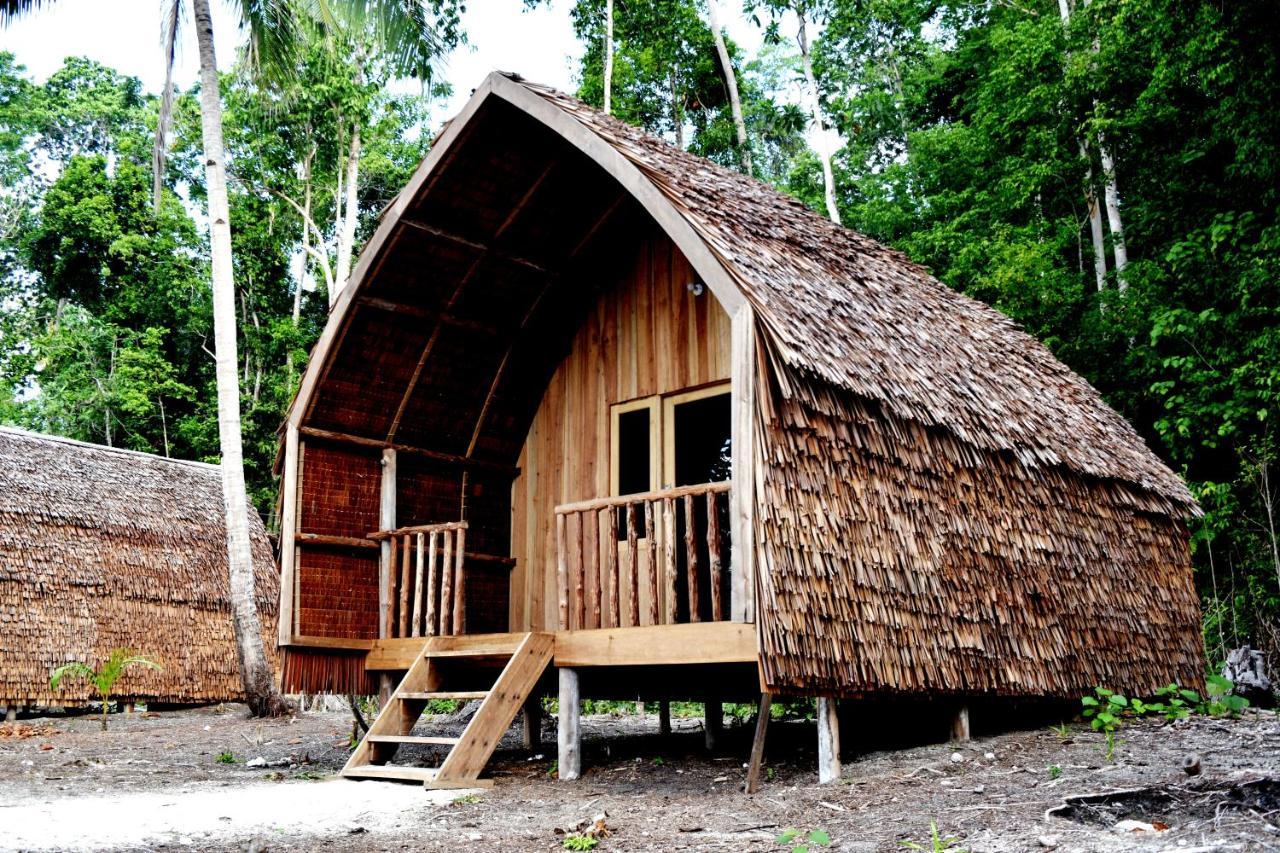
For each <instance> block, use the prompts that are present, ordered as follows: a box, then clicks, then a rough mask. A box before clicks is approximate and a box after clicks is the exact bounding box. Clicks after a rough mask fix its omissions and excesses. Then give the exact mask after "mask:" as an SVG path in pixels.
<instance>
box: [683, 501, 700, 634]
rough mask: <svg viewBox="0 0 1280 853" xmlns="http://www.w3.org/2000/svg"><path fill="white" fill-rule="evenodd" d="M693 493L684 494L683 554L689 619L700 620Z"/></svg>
mask: <svg viewBox="0 0 1280 853" xmlns="http://www.w3.org/2000/svg"><path fill="white" fill-rule="evenodd" d="M694 518H695V515H694V512H693V495H685V496H684V554H685V569H686V574H688V576H689V621H690V622H701V621H702V600H701V597H700V596H699V590H698V586H699V579H698V539H697V535H696V532H695V531H694V523H693V522H694Z"/></svg>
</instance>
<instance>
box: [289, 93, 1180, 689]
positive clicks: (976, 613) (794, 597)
mask: <svg viewBox="0 0 1280 853" xmlns="http://www.w3.org/2000/svg"><path fill="white" fill-rule="evenodd" d="M655 225H656V227H657V228H660V229H661V230H662V231H663V232H665V233H666V235H667V236H668V237H669V238H670V239H671V240H672V242H673V243H675V245H676V246H677V247H678V249H679V250H680V252H681V253H682V254H684V256H685V257H686V258H687V260H688V261H689V263H690V264H691V265H692V267H693V269H694V270H696V271H697V273H698V275H699V276H701V277H702V279H703V280H704V282H705V283H706V284H707V286H708V287H709V288H710V289H711V291H712V292H713V294H714V295H715V297H716V298H717V300H718V301H719V302H720V303H721V305H722V307H724V308H725V310H726V312H727V313H729V314H730V315H731V316H735V315H737V316H745V314H743V315H738V312H739V311H740V310H742V309H743V308H744V307H748V306H749V307H750V309H751V312H752V314H753V315H754V318H755V322H756V327H757V330H758V332H759V338H760V341H761V346H760V351H759V360H758V364H757V365H756V371H755V372H756V377H757V386H758V393H757V394H756V395H755V398H756V403H757V407H758V411H757V412H756V416H757V425H756V435H757V436H759V438H760V439H761V440H760V441H759V442H758V445H757V448H756V458H755V459H754V460H752V461H753V463H754V466H755V480H756V488H755V495H756V503H757V506H756V508H755V513H756V539H757V541H756V543H755V544H756V564H757V565H758V566H759V567H760V571H759V572H758V573H757V583H758V585H759V595H758V600H759V605H760V609H759V613H758V622H759V623H760V626H761V638H762V666H763V668H764V674H765V677H766V681H767V682H768V683H770V684H772V685H774V686H776V687H778V688H780V689H794V690H808V691H816V690H823V691H827V692H859V691H867V690H899V691H925V690H927V691H931V692H938V691H948V690H950V691H960V690H963V691H969V692H973V691H993V692H1003V693H1023V694H1026V693H1033V694H1055V695H1064V694H1068V693H1071V692H1077V691H1079V690H1082V689H1085V688H1087V687H1088V686H1089V685H1091V684H1094V683H1097V682H1098V681H1102V680H1114V681H1116V682H1117V683H1129V684H1142V685H1147V686H1154V684H1156V683H1158V682H1160V681H1170V680H1173V679H1174V678H1180V679H1183V680H1185V681H1195V680H1196V679H1198V678H1199V677H1200V672H1199V670H1200V663H1201V661H1200V654H1201V653H1200V651H1199V647H1198V622H1197V619H1198V616H1197V612H1196V608H1197V604H1196V599H1195V592H1194V589H1193V587H1192V583H1191V572H1190V564H1189V557H1188V554H1187V548H1186V530H1185V528H1184V527H1183V519H1184V518H1185V517H1187V516H1189V515H1194V514H1195V513H1197V512H1198V508H1197V507H1196V505H1195V502H1194V500H1193V499H1192V497H1191V495H1190V493H1189V492H1188V490H1187V489H1186V487H1185V485H1184V484H1183V483H1182V481H1181V480H1180V479H1179V478H1178V477H1177V476H1176V475H1175V474H1174V473H1173V472H1172V471H1170V470H1169V469H1168V468H1167V466H1165V465H1164V464H1163V463H1162V462H1161V461H1160V460H1159V459H1158V458H1157V457H1156V456H1155V454H1154V453H1152V452H1151V450H1150V449H1149V448H1147V447H1146V445H1145V444H1144V442H1143V441H1142V439H1141V437H1140V436H1139V435H1138V434H1137V432H1136V431H1135V430H1134V429H1133V428H1132V427H1131V426H1130V425H1129V424H1128V423H1127V422H1126V421H1125V420H1124V419H1123V418H1122V417H1121V416H1120V415H1119V414H1117V413H1116V412H1115V411H1114V410H1112V409H1111V408H1110V407H1109V406H1107V405H1106V404H1105V403H1104V402H1103V401H1102V399H1101V397H1100V396H1099V394H1098V393H1097V391H1096V390H1094V389H1093V388H1092V387H1091V386H1090V385H1089V384H1088V383H1087V382H1086V381H1085V380H1084V379H1082V378H1081V377H1079V376H1077V375H1076V374H1074V373H1072V372H1071V371H1070V370H1069V369H1068V368H1067V367H1066V366H1065V365H1063V364H1062V363H1061V362H1059V361H1058V360H1057V359H1055V358H1054V357H1053V356H1052V354H1050V353H1049V351H1048V350H1047V349H1046V348H1045V347H1044V346H1042V345H1041V344H1040V343H1039V342H1037V341H1036V340H1035V339H1034V338H1032V337H1031V336H1030V335H1028V334H1026V333H1025V332H1023V331H1022V330H1021V329H1019V328H1018V326H1017V325H1016V324H1015V323H1013V322H1012V321H1011V320H1010V319H1008V318H1007V317H1005V316H1004V315H1002V314H1001V313H999V312H998V311H996V310H994V309H992V308H990V307H988V306H986V305H983V304H981V303H979V302H977V301H975V300H972V299H969V298H967V297H965V296H963V295H962V294H959V293H957V292H955V291H953V290H951V289H950V288H948V287H946V286H945V285H943V284H942V283H941V282H939V281H937V280H936V279H934V278H933V277H931V276H930V275H929V274H928V273H927V271H925V270H924V269H922V268H921V267H919V266H918V265H916V264H913V263H911V262H910V261H909V260H908V259H907V258H906V257H905V256H904V255H902V254H901V253H899V252H896V251H894V250H891V249H888V248H886V247H884V246H881V245H879V244H877V243H876V242H874V241H872V240H870V239H868V238H867V237H864V236H862V235H860V234H857V233H856V232H854V231H851V230H849V229H845V228H841V227H839V226H837V225H834V224H833V223H831V222H829V221H828V220H826V219H825V218H823V217H822V216H819V215H818V214H816V213H814V212H813V211H811V210H809V209H808V208H806V207H805V206H804V205H802V204H801V203H799V202H798V201H796V200H794V199H792V198H789V197H787V196H784V195H782V194H780V193H778V192H777V191H775V190H773V189H771V188H769V187H767V186H765V185H764V184H762V183H760V182H758V181H754V180H752V179H750V178H747V177H745V176H743V175H740V174H738V173H736V172H733V171H731V170H728V169H725V168H722V167H720V166H717V165H715V164H712V163H710V162H708V161H706V160H703V159H701V158H699V157H696V156H694V155H691V154H689V153H687V152H684V151H681V150H678V149H676V148H674V147H672V146H670V145H668V144H667V143H665V142H663V141H662V140H659V139H656V138H654V137H651V136H649V135H647V134H645V133H644V132H642V131H640V130H638V129H636V128H633V127H631V126H629V125H626V124H624V123H622V122H620V121H617V120H615V119H613V118H611V117H609V116H606V115H603V114H602V113H600V112H599V111H597V110H594V109H592V108H591V107H588V106H587V105H585V104H583V103H582V102H580V101H578V100H576V99H574V98H571V97H569V96H567V95H564V94H562V93H559V92H556V91H554V90H552V89H548V88H545V87H541V86H536V85H533V84H530V83H527V82H524V81H520V80H519V79H518V78H514V77H511V76H509V75H499V74H495V75H490V77H489V78H487V79H486V80H485V81H484V83H483V84H482V85H481V87H479V88H478V89H477V90H476V94H475V96H474V97H473V98H472V100H471V101H470V102H469V103H468V105H467V106H466V107H465V108H464V110H463V112H462V113H461V114H460V115H459V117H458V118H457V119H455V120H454V121H453V122H452V123H451V124H450V125H449V126H448V127H447V128H446V129H445V131H444V132H443V133H442V134H441V136H440V137H439V138H438V140H437V142H436V144H435V145H434V146H433V148H432V151H431V152H430V154H429V155H428V157H427V158H426V160H425V161H424V162H423V164H422V166H420V167H419V169H418V171H417V172H416V173H415V175H414V177H413V179H412V180H411V181H410V183H409V185H408V186H407V187H406V188H405V189H404V190H403V191H402V193H401V194H400V196H399V197H398V198H397V199H396V200H395V202H393V204H392V205H390V206H389V208H388V210H387V211H386V212H385V213H384V216H383V219H382V222H381V223H380V225H379V228H378V230H377V232H376V234H375V235H374V237H373V238H372V239H371V240H370V242H369V244H368V246H366V248H365V250H364V251H363V252H362V254H361V257H360V261H359V264H358V265H357V268H356V270H355V272H354V273H353V275H352V277H351V283H350V285H349V287H348V289H347V290H346V291H344V292H343V294H342V295H341V296H340V299H339V302H338V304H337V306H336V308H335V310H334V313H333V316H332V317H331V319H330V323H329V325H328V326H327V327H326V330H325V333H324V336H323V337H322V338H321V341H320V343H319V344H318V346H317V349H316V352H315V353H314V354H313V359H312V363H311V364H310V365H309V366H308V371H307V374H306V376H305V377H304V380H303V383H302V387H301V390H300V392H299V398H298V401H297V403H296V404H295V406H294V407H293V409H292V410H291V413H290V423H291V425H292V426H293V427H295V428H299V429H302V430H306V429H311V430H312V433H311V435H312V436H315V435H317V434H321V433H323V432H324V431H326V430H332V431H340V432H343V433H346V434H349V435H353V436H359V437H361V438H362V439H367V440H369V441H370V442H371V444H373V445H376V444H378V443H381V442H387V443H393V442H396V441H402V442H405V443H406V444H411V445H415V446H416V447H418V448H425V449H428V450H430V451H432V452H434V453H436V454H438V456H439V458H440V459H441V460H446V459H455V458H456V459H457V460H460V464H462V465H464V466H466V465H472V464H473V463H474V462H483V463H485V464H488V465H493V466H501V465H506V466H511V465H514V464H515V462H516V460H517V455H518V453H519V450H520V447H521V445H522V444H523V442H524V439H525V436H526V434H527V431H528V425H529V423H530V420H531V418H532V417H533V412H534V410H535V409H536V406H537V404H538V401H539V399H540V397H541V394H542V392H543V390H544V389H545V388H546V387H547V381H548V379H549V377H550V376H551V372H552V371H553V370H554V368H555V365H556V364H557V363H558V361H559V359H560V358H561V357H562V356H563V354H564V352H565V347H566V346H567V342H568V341H569V340H571V338H572V335H573V333H574V331H575V329H576V328H577V325H578V322H579V320H580V318H581V316H582V312H583V311H585V310H586V309H585V308H584V307H583V306H584V305H589V304H590V303H591V302H592V301H593V299H594V298H595V296H596V295H597V293H598V290H593V289H592V288H593V287H596V288H598V287H599V280H600V276H599V275H598V272H595V271H598V269H599V264H602V263H603V264H609V263H610V262H611V258H612V257H613V256H612V255H611V254H610V251H611V250H614V251H616V249H617V247H619V246H622V245H625V241H626V240H627V239H634V237H635V234H636V233H637V232H641V231H644V229H645V228H649V227H654V226H655ZM592 264H595V265H596V266H595V267H593V266H592ZM423 270H430V271H431V275H429V276H424V275H422V271H423ZM424 321H425V322H424ZM433 330H434V331H433ZM307 452H308V454H312V448H311V446H310V445H309V446H308V448H307ZM323 452H324V453H330V451H329V450H325V451H323ZM347 452H349V453H353V454H354V451H353V450H351V449H350V448H348V451H347ZM365 457H367V458H362V459H361V460H360V461H359V462H358V465H359V466H362V467H359V469H358V470H359V472H360V477H359V478H357V477H355V476H353V475H352V474H351V473H350V472H351V471H352V470H355V468H354V467H353V466H356V465H357V462H355V461H351V460H346V461H342V462H341V464H338V463H337V462H335V461H334V460H330V459H328V458H323V457H322V458H321V459H319V460H317V461H319V462H320V466H319V467H320V470H321V471H323V472H324V474H323V476H322V477H320V478H317V477H316V476H315V471H316V468H314V467H313V468H310V469H307V474H306V477H305V478H304V480H303V481H302V490H303V496H302V504H303V505H304V506H305V509H304V510H302V511H301V521H300V525H301V529H303V530H305V531H314V532H322V533H340V534H345V535H359V531H361V530H368V529H371V527H369V526H368V525H369V524H370V523H371V522H372V521H373V520H374V518H375V514H376V505H377V502H376V489H377V470H378V464H377V458H376V456H375V455H373V454H371V453H366V454H365ZM308 458H309V459H313V458H314V456H309V457H308ZM308 464H309V465H310V464H311V463H310V462H309V463H308ZM477 470H478V469H474V468H473V469H472V473H471V476H472V478H473V479H472V480H471V481H470V483H471V486H469V487H468V486H466V485H465V481H464V484H463V485H456V484H457V479H456V477H455V476H454V475H452V474H450V475H447V476H444V477H439V478H437V479H438V480H439V482H437V481H436V480H428V479H423V480H422V481H420V483H418V484H415V485H414V487H413V488H412V489H409V490H406V491H404V492H403V494H413V495H415V496H416V498H415V499H416V500H418V501H419V502H424V503H425V502H426V501H427V500H435V499H436V498H439V499H440V500H441V501H442V502H443V504H444V505H448V506H457V505H458V502H457V499H456V497H454V495H456V494H457V493H458V490H459V489H463V488H470V489H471V490H472V491H471V492H470V493H469V494H466V495H465V500H466V502H467V506H468V509H469V510H470V511H471V512H473V513H475V515H476V516H478V517H479V518H478V520H476V521H473V530H474V531H475V533H476V536H477V540H482V539H484V540H487V541H488V542H489V543H490V547H493V548H495V553H496V552H498V551H500V550H501V548H502V547H504V546H505V545H506V543H507V541H508V538H509V535H510V532H509V523H510V522H509V518H510V512H509V506H507V505H506V504H505V503H504V501H505V497H504V491H503V485H504V481H503V479H502V477H501V476H496V477H494V476H493V475H492V472H493V471H496V470H497V469H487V470H490V471H491V474H490V476H491V480H490V481H489V482H488V483H486V484H484V485H485V488H483V489H476V488H475V484H476V480H475V476H476V472H477ZM333 472H338V473H339V474H340V476H338V477H336V478H335V477H331V476H330V474H331V473H333ZM341 472H346V473H345V474H342V473H341ZM432 476H433V477H434V476H435V475H434V474H433V475H432ZM735 476H736V475H735ZM446 481H448V482H446ZM505 482H509V477H508V478H507V480H506V481H505ZM353 490H355V491H353ZM339 495H341V496H342V497H343V501H338V500H336V499H335V496H339ZM353 495H354V496H355V497H358V498H359V500H356V499H355V497H353ZM356 506H359V507H361V508H362V512H363V517H362V518H361V519H360V520H359V524H364V525H366V526H365V527H363V528H359V527H358V525H357V523H356V522H355V521H353V520H351V519H350V518H347V517H346V515H349V514H350V512H349V510H348V509H347V508H348V507H356ZM344 513H345V514H346V515H344ZM416 520H417V519H415V521H416ZM421 520H422V521H439V520H440V518H438V517H437V518H424V519H421ZM402 521H403V520H402ZM326 559H330V560H333V559H335V558H332V557H329V556H326ZM341 559H342V561H343V562H342V563H341V565H338V564H337V563H335V564H334V565H332V566H328V565H321V564H320V563H319V562H318V560H317V559H316V558H308V557H306V555H304V556H303V558H302V564H301V571H302V572H303V573H304V575H305V573H307V572H310V573H311V576H312V577H317V578H320V579H321V580H322V582H321V583H319V584H318V585H317V586H316V588H317V589H319V588H322V587H324V585H325V584H326V583H328V580H327V579H328V578H332V577H338V576H341V577H346V578H349V577H353V576H355V575H356V574H357V573H360V575H361V576H362V577H368V578H372V577H373V576H374V574H375V573H376V559H374V557H373V555H372V554H370V555H368V556H367V557H358V556H346V557H342V558H341ZM308 560H310V562H308ZM306 595H307V592H306V587H305V586H304V588H303V596H304V597H305V596H306ZM323 604H324V606H325V607H330V606H331V605H332V602H324V603H323ZM323 609H324V608H322V607H319V606H317V607H315V608H313V609H312V610H311V611H310V612H312V613H320V612H322V611H323ZM307 619H308V614H307V612H306V611H304V612H303V613H302V614H301V616H300V617H299V623H300V625H301V626H302V628H303V630H302V631H301V633H311V632H313V631H314V632H318V630H325V629H326V628H327V627H328V625H329V624H330V622H332V620H329V622H326V621H325V620H323V619H319V618H317V619H315V620H314V621H312V622H310V623H309V622H308V621H307ZM362 624H363V630H365V631H372V630H373V625H372V621H371V619H368V618H367V619H365V620H364V622H363V623H362ZM469 624H471V622H470V619H469ZM311 626H314V627H311ZM317 629H318V630H317Z"/></svg>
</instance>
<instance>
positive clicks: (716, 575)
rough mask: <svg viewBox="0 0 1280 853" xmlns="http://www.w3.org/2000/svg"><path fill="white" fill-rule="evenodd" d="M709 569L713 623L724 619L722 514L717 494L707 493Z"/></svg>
mask: <svg viewBox="0 0 1280 853" xmlns="http://www.w3.org/2000/svg"><path fill="white" fill-rule="evenodd" d="M707 568H708V574H709V575H710V578H711V621H712V622H719V621H720V620H721V619H724V606H723V605H722V604H721V603H720V513H718V512H716V493H715V492H707Z"/></svg>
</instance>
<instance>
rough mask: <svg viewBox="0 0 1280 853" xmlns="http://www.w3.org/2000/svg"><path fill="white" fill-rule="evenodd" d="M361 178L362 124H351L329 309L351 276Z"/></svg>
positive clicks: (356, 122)
mask: <svg viewBox="0 0 1280 853" xmlns="http://www.w3.org/2000/svg"><path fill="white" fill-rule="evenodd" d="M359 177H360V122H359V121H353V122H351V148H350V150H349V151H348V152H347V176H346V181H345V185H344V188H343V189H344V191H345V194H346V200H345V201H344V203H343V208H344V212H343V216H342V233H341V234H340V235H339V236H338V265H337V269H336V270H335V272H334V276H333V288H332V289H331V290H330V291H329V307H330V308H332V307H333V306H334V305H335V304H336V303H337V301H338V294H340V293H342V289H343V288H344V287H346V286H347V277H348V276H350V275H351V256H352V254H353V253H354V250H355V242H356V220H357V219H358V217H359V213H360V209H359V208H360V198H359V193H358V192H357V181H358V180H359Z"/></svg>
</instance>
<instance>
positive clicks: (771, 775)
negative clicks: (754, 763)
mask: <svg viewBox="0 0 1280 853" xmlns="http://www.w3.org/2000/svg"><path fill="white" fill-rule="evenodd" d="M764 778H765V780H766V781H768V782H772V781H773V780H774V779H777V778H778V771H777V770H775V769H774V768H772V767H766V768H765V769H764Z"/></svg>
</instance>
